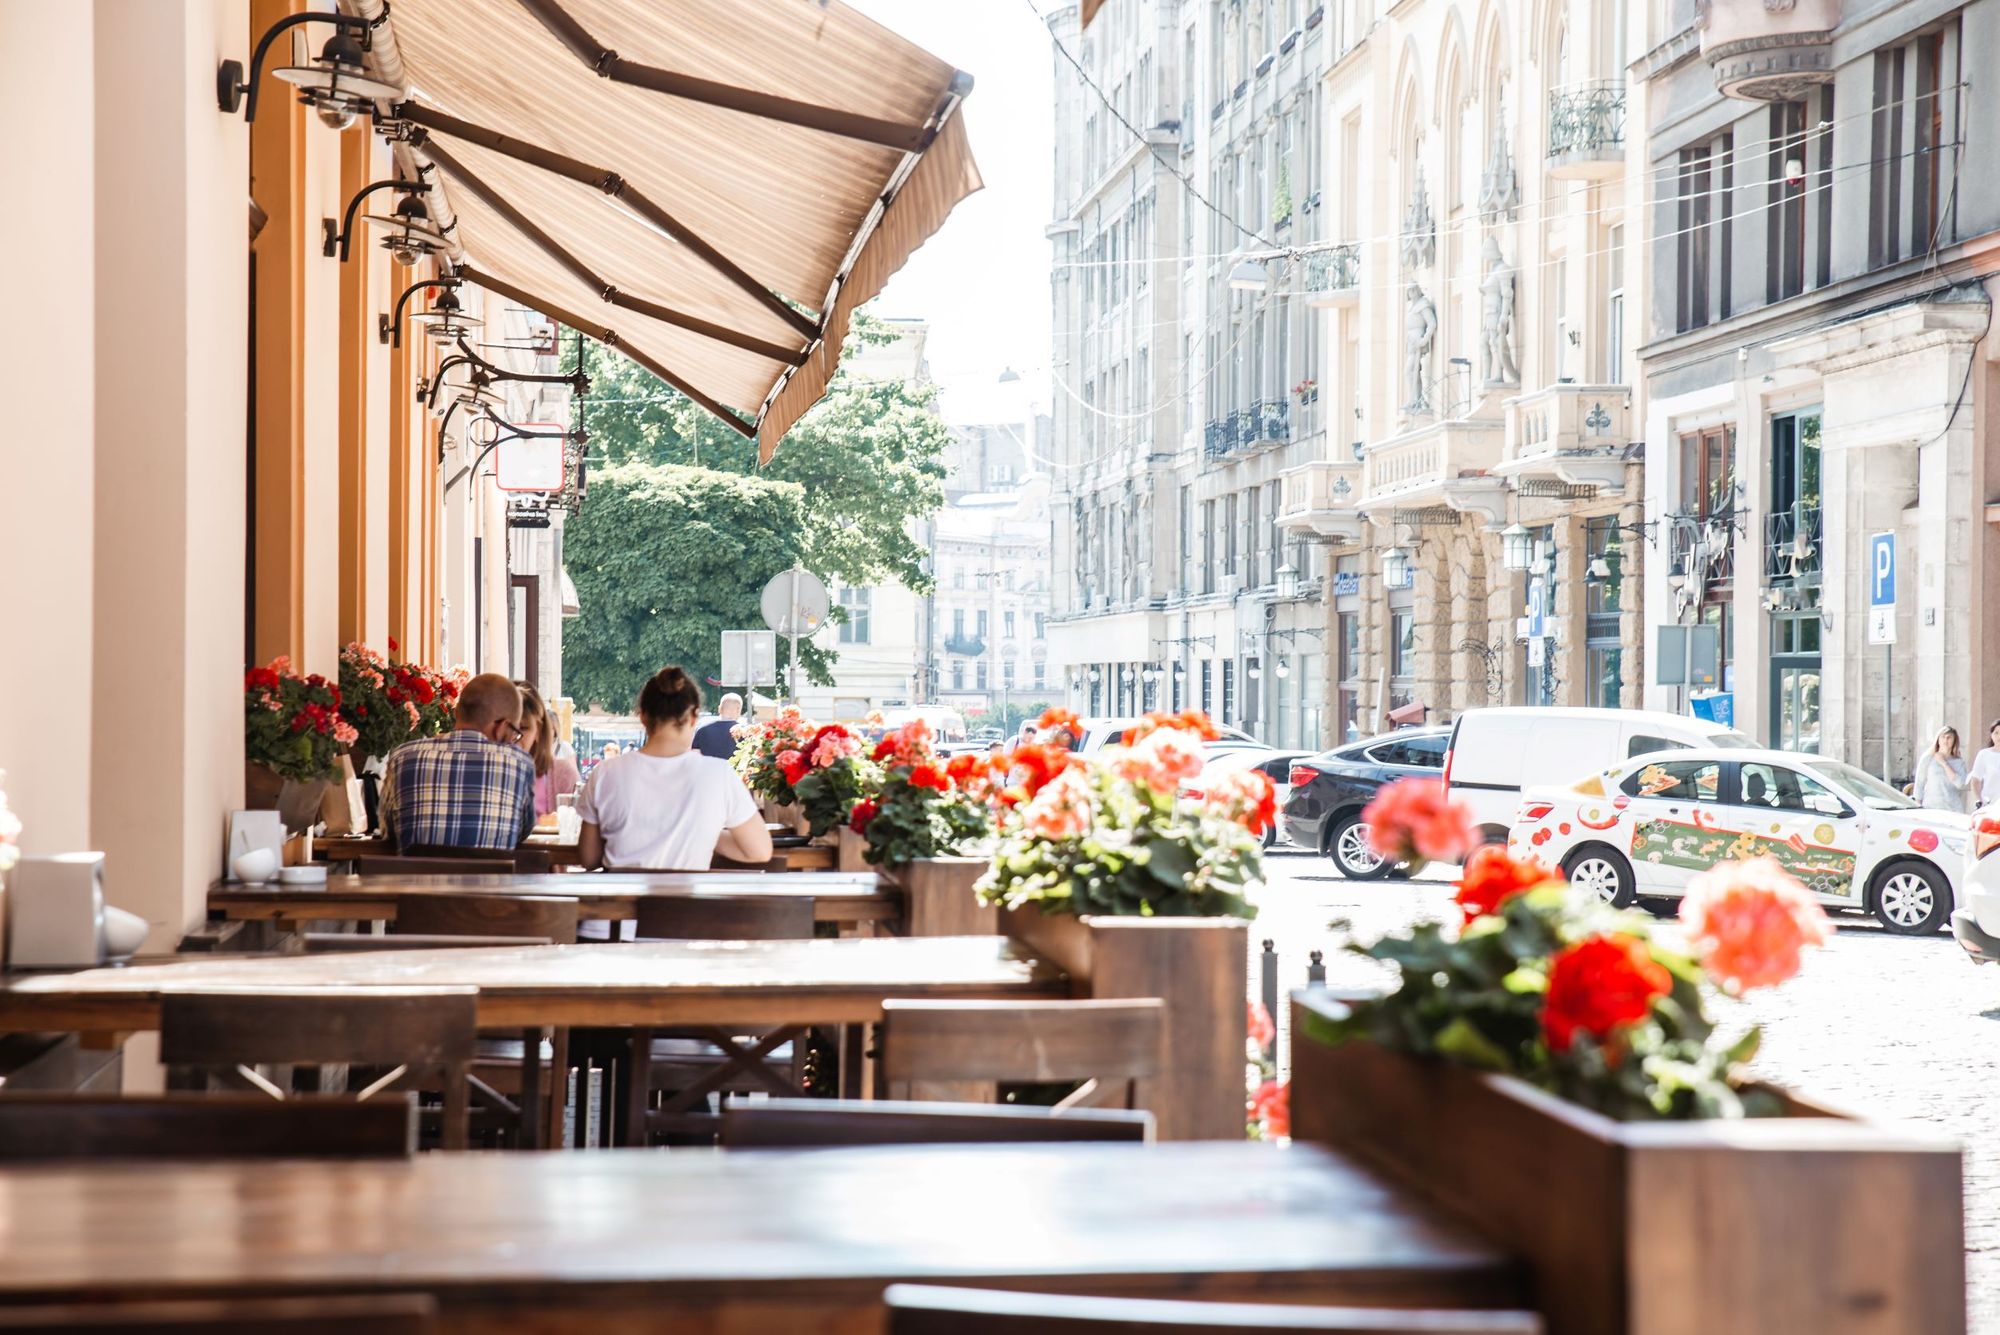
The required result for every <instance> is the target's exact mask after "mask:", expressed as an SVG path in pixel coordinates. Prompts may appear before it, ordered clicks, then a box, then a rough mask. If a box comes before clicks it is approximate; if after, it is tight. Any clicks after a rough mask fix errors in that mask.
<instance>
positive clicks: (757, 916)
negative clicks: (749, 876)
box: [637, 895, 813, 941]
mask: <svg viewBox="0 0 2000 1335" xmlns="http://www.w3.org/2000/svg"><path fill="white" fill-rule="evenodd" d="M637 917H638V920H639V923H638V935H639V938H640V939H641V940H645V939H648V938H650V939H652V940H655V941H805V940H810V939H811V937H812V934H813V900H812V896H810V895H785V896H776V895H646V896H642V897H641V898H640V899H639V901H638V910H637Z"/></svg>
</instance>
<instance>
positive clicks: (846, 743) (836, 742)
mask: <svg viewBox="0 0 2000 1335" xmlns="http://www.w3.org/2000/svg"><path fill="white" fill-rule="evenodd" d="M859 749H860V743H858V742H856V741H855V740H854V739H853V738H852V737H845V736H841V735H840V734H837V733H828V734H827V735H826V736H824V737H822V738H820V739H819V741H817V742H816V743H814V744H813V749H812V763H813V768H814V769H825V768H826V767H827V766H829V765H832V764H834V763H835V762H837V761H842V760H845V759H847V758H848V757H849V756H851V755H853V754H854V753H855V752H856V751H858V750H859Z"/></svg>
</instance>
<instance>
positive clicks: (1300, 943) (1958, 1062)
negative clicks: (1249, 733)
mask: <svg viewBox="0 0 2000 1335" xmlns="http://www.w3.org/2000/svg"><path fill="white" fill-rule="evenodd" d="M1267 867H1268V872H1269V882H1268V884H1267V885H1266V887H1265V889H1264V891H1263V892H1262V897H1261V902H1260V904H1259V915H1258V919H1257V921H1256V922H1255V923H1254V924H1253V925H1252V928H1251V933H1252V937H1253V950H1254V949H1255V946H1256V942H1257V941H1261V940H1262V939H1264V938H1270V939H1272V940H1273V941H1275V943H1276V948H1277V950H1278V954H1279V968H1278V977H1279V983H1280V992H1281V994H1282V993H1284V992H1289V991H1290V990H1291V989H1292V988H1294V987H1296V986H1298V985H1300V984H1302V983H1303V982H1304V981H1305V969H1306V963H1307V952H1309V951H1311V950H1323V951H1325V952H1326V959H1327V967H1328V978H1329V981H1330V982H1332V983H1334V984H1335V985H1340V984H1342V983H1346V984H1349V985H1366V984H1367V983H1368V982H1370V981H1371V980H1372V979H1373V978H1374V977H1376V976H1377V975H1375V974H1374V972H1373V971H1374V970H1375V969H1376V967H1377V966H1375V965H1374V964H1373V962H1372V961H1369V960H1365V959H1361V958H1359V957H1355V956H1347V955H1343V954H1342V953H1340V947H1341V945H1342V944H1344V943H1345V942H1347V941H1349V940H1353V939H1358V940H1364V941H1366V940H1373V939H1374V938H1375V937H1377V936H1380V935H1381V934H1383V933H1384V932H1388V931H1391V930H1394V929H1396V928H1398V927H1402V926H1405V925H1407V924H1409V923H1412V922H1416V921H1419V920H1422V919H1426V918H1429V919H1443V918H1445V917H1447V916H1448V912H1455V910H1451V908H1450V887H1449V885H1448V884H1447V883H1446V882H1447V879H1448V878H1449V877H1450V876H1451V875H1453V874H1454V871H1453V870H1451V869H1447V870H1443V871H1437V870H1433V871H1430V872H1427V873H1426V875H1425V876H1424V877H1423V878H1421V879H1419V880H1416V881H1377V882H1356V881H1348V880H1345V879H1343V878H1342V877H1341V876H1340V874H1339V873H1338V872H1336V871H1335V870H1334V869H1333V866H1332V864H1331V863H1330V862H1328V861H1327V860H1326V859H1324V858H1319V857H1313V856H1310V855H1307V854H1304V853H1300V852H1296V851H1292V850H1289V849H1280V850H1278V851H1276V852H1275V853H1274V854H1273V855H1272V856H1271V857H1270V858H1269V859H1268V860H1267ZM1340 920H1346V922H1348V923H1349V924H1351V927H1349V928H1345V929H1344V928H1342V927H1339V926H1335V925H1332V924H1335V923H1337V922H1339V921H1340ZM1835 922H1836V924H1837V926H1838V930H1837V931H1836V932H1835V934H1834V939H1833V941H1832V942H1831V943H1829V944H1828V946H1827V947H1826V949H1824V950H1823V951H1820V952H1818V953H1817V954H1816V955H1813V956H1810V957H1809V958H1808V960H1807V964H1806V967H1805V969H1804V971H1803V972H1802V973H1801V974H1800V975H1799V976H1798V977H1797V978H1795V979H1793V980H1792V981H1791V982H1790V983H1788V984H1786V985H1785V986H1783V987H1780V988H1776V989H1772V990H1768V991H1765V992H1762V993H1757V994H1753V995H1752V997H1751V998H1750V1000H1748V1001H1747V1002H1744V1003H1742V1004H1741V1005H1736V1004H1732V1003H1727V1002H1725V1003H1723V1005H1724V1007H1725V1010H1724V1014H1723V1015H1722V1017H1721V1018H1722V1019H1723V1020H1724V1021H1725V1022H1728V1021H1729V1020H1731V1019H1734V1018H1737V1017H1741V1021H1742V1022H1743V1023H1746V1024H1747V1023H1750V1022H1752V1021H1755V1022H1758V1023H1761V1024H1762V1025H1763V1026H1764V1046H1763V1052H1762V1054H1761V1055H1760V1056H1759V1058H1758V1062H1757V1066H1758V1069H1759V1071H1760V1072H1761V1073H1762V1074H1764V1075H1765V1076H1766V1077H1768V1078H1770V1079H1772V1080H1774V1081H1778V1082H1781V1083H1783V1084H1787V1085H1791V1086H1793V1087H1795V1088H1798V1089H1801V1090H1806V1091H1810V1092H1811V1093H1812V1094H1814V1095H1815V1096H1817V1097H1819V1098H1821V1099H1823V1100H1825V1101H1826V1102H1828V1103H1831V1104H1834V1105H1836V1106H1841V1107H1847V1108H1853V1109H1863V1110H1867V1111H1870V1112H1876V1113H1880V1114H1883V1115H1886V1116H1890V1117H1899V1118H1909V1119H1912V1120H1916V1121H1924V1122H1931V1123H1934V1124H1935V1125H1937V1126H1940V1127H1943V1128H1945V1129H1946V1130H1948V1131H1950V1132H1952V1133H1953V1134H1954V1135H1957V1136H1958V1137H1960V1138H1961V1140H1962V1141H1963V1142H1964V1144H1965V1147H1966V1164H1965V1207H1966V1221H1965V1223H1966V1248H1967V1255H1966V1272H1967V1281H1968V1287H1969V1290H1970V1294H1971V1308H1972V1330H1973V1331H1974V1332H1975V1335H2000V967H1975V966H1974V965H1973V964H1971V963H1970V962H1969V961H1968V960H1967V959H1966V958H1965V956H1964V953H1963V952H1962V951H1960V949H1959V948H1958V945H1957V943H1955V942H1954V941H1952V939H1951V938H1950V937H1949V936H1944V935H1940V936H1936V937H1929V938H1923V939H1917V938H1912V937H1901V936H1893V935H1891V934H1889V933H1887V932H1884V931H1882V930H1881V929H1880V928H1879V927H1877V926H1876V925H1875V923H1874V920H1873V919H1872V918H1863V917H1860V916H1858V915H1839V916H1837V917H1836V918H1835ZM1251 977H1252V983H1251V986H1252V988H1253V990H1254V989H1255V988H1256V986H1257V982H1256V979H1257V969H1256V960H1255V957H1254V955H1253V959H1252V974H1251ZM1281 1011H1282V1007H1281ZM1731 1011H1733V1012H1735V1015H1734V1016H1732V1015H1730V1014H1729V1012H1731ZM1280 1019H1281V1022H1282V1019H1283V1017H1282V1015H1281V1017H1280Z"/></svg>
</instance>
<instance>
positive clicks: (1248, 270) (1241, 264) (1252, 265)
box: [1229, 255, 1271, 292]
mask: <svg viewBox="0 0 2000 1335" xmlns="http://www.w3.org/2000/svg"><path fill="white" fill-rule="evenodd" d="M1270 285H1271V275H1270V272H1269V271H1268V270H1267V269H1265V268H1264V266H1263V265H1261V264H1259V263H1258V262H1257V261H1255V260H1253V259H1251V258H1250V257H1249V256H1247V255H1246V256H1244V257H1243V258H1242V259H1240V260H1238V261H1236V264H1235V265H1234V266H1233V267H1232V268H1231V269H1230V270H1229V290H1230V291H1231V292H1262V291H1265V290H1266V289H1267V288H1269V287H1270Z"/></svg>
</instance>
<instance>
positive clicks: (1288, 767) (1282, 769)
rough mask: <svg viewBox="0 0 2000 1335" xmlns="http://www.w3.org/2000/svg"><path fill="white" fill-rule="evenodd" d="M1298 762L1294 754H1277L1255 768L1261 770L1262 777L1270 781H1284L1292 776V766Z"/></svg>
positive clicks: (1287, 780)
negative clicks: (1273, 758) (1272, 758)
mask: <svg viewBox="0 0 2000 1335" xmlns="http://www.w3.org/2000/svg"><path fill="white" fill-rule="evenodd" d="M1298 763H1299V762H1298V758H1297V757H1296V756H1279V757H1278V758H1277V759H1276V760H1267V761H1265V762H1264V763H1263V764H1261V765H1259V766H1258V767H1257V768H1258V769H1260V770H1263V771H1264V777H1265V778H1267V779H1269V780H1270V781H1271V782H1272V783H1286V782H1289V781H1290V779H1291V777H1292V766H1294V765H1296V764H1298Z"/></svg>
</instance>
